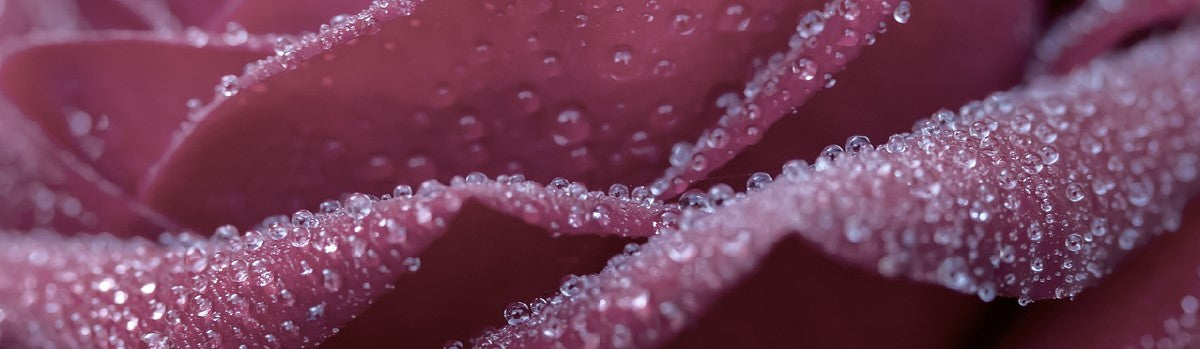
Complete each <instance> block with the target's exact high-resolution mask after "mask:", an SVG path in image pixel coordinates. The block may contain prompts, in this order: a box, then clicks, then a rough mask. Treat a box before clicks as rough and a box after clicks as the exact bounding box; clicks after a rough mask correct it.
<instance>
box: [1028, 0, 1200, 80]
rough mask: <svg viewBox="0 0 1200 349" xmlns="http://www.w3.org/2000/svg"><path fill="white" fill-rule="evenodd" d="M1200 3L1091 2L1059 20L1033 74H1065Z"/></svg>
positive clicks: (1164, 0) (1040, 49) (1174, 0)
mask: <svg viewBox="0 0 1200 349" xmlns="http://www.w3.org/2000/svg"><path fill="white" fill-rule="evenodd" d="M1198 8H1200V1H1195V0H1145V1H1106V0H1090V1H1087V2H1085V3H1084V4H1083V5H1081V6H1080V8H1079V9H1078V10H1075V11H1073V12H1072V13H1071V14H1070V15H1068V16H1067V17H1065V18H1063V19H1061V20H1059V22H1058V23H1057V24H1055V26H1054V28H1052V29H1051V30H1050V32H1049V33H1048V34H1047V35H1046V37H1045V38H1044V39H1042V41H1041V42H1040V43H1039V44H1038V46H1037V50H1036V55H1034V58H1035V60H1034V63H1033V66H1032V67H1030V68H1031V69H1030V74H1062V73H1065V72H1068V71H1070V70H1071V69H1073V68H1075V67H1079V66H1082V65H1084V64H1086V63H1087V62H1088V61H1090V60H1092V59H1093V58H1096V57H1097V56H1099V55H1101V54H1104V53H1106V52H1109V51H1111V50H1113V49H1115V48H1117V46H1118V45H1120V44H1122V40H1128V39H1131V38H1129V37H1127V36H1128V35H1130V34H1131V33H1135V32H1136V31H1137V30H1139V29H1144V28H1145V27H1148V26H1151V25H1153V24H1162V23H1164V22H1171V21H1178V20H1180V19H1182V18H1184V17H1186V16H1187V15H1189V14H1195V13H1196V10H1197V9H1198Z"/></svg>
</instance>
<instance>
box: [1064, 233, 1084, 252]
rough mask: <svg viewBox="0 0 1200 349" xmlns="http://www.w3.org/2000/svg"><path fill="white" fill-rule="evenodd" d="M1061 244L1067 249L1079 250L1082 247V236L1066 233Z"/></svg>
mask: <svg viewBox="0 0 1200 349" xmlns="http://www.w3.org/2000/svg"><path fill="white" fill-rule="evenodd" d="M1063 244H1064V245H1066V246H1067V250H1068V251H1071V252H1079V250H1081V249H1083V237H1082V236H1079V234H1075V233H1072V234H1071V235H1067V239H1066V240H1065V241H1063Z"/></svg>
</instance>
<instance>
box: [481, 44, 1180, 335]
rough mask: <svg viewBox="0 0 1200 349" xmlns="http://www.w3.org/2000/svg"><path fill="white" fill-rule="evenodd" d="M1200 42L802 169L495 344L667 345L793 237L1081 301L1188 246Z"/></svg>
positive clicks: (686, 221)
mask: <svg viewBox="0 0 1200 349" xmlns="http://www.w3.org/2000/svg"><path fill="white" fill-rule="evenodd" d="M1197 37H1200V29H1196V28H1190V29H1187V30H1184V31H1181V32H1180V33H1178V34H1176V35H1174V36H1173V37H1171V38H1169V39H1163V40H1155V41H1152V42H1148V43H1145V44H1143V45H1140V46H1139V47H1138V48H1136V49H1134V50H1133V51H1132V52H1131V54H1129V55H1126V56H1122V57H1117V58H1113V59H1108V60H1103V61H1098V62H1095V63H1093V64H1092V65H1090V66H1089V68H1088V69H1085V70H1082V71H1078V72H1076V73H1074V74H1071V75H1069V76H1066V77H1063V78H1058V79H1039V80H1037V81H1034V82H1032V83H1031V84H1029V85H1028V86H1025V87H1022V88H1020V89H1017V90H1015V91H1013V92H1009V93H1001V94H997V95H994V96H991V97H989V98H988V99H986V100H984V101H982V102H979V103H970V104H968V105H967V106H966V107H965V108H964V110H963V112H962V113H961V114H955V113H950V112H946V113H938V114H935V116H934V117H933V118H932V119H931V120H928V121H927V122H925V123H921V124H919V125H918V127H917V129H916V130H915V131H914V133H913V134H902V135H898V136H896V137H895V138H893V139H892V140H890V141H889V142H888V143H887V144H884V145H881V146H880V149H878V150H870V149H871V148H864V150H862V151H860V152H857V153H855V154H840V155H838V156H832V157H835V159H834V160H830V159H829V158H822V159H819V160H818V161H817V163H816V165H815V170H809V169H807V168H805V167H803V166H802V165H800V166H789V167H790V168H789V169H788V170H787V172H788V174H786V175H784V176H782V179H780V180H778V181H776V182H774V183H771V184H769V185H767V186H766V188H765V189H763V190H761V191H758V192H756V193H752V194H750V195H748V196H747V197H746V198H745V199H743V200H740V201H735V202H733V203H730V204H728V205H725V206H724V207H722V208H719V209H716V210H715V211H714V212H713V213H712V214H709V215H705V214H702V213H696V212H693V211H685V212H684V215H683V218H682V219H681V221H680V231H679V232H677V233H666V234H663V235H659V236H655V237H653V238H651V239H650V241H649V242H648V243H647V244H645V245H644V247H643V248H642V249H641V251H640V252H637V253H634V254H632V255H628V256H619V257H617V258H616V259H614V261H612V262H610V264H611V266H610V267H609V268H606V269H605V270H604V271H602V272H600V273H598V274H596V275H592V276H588V277H587V278H586V279H585V280H584V284H585V285H586V287H584V288H583V289H582V290H581V291H580V292H579V293H578V294H575V295H573V296H555V297H553V298H552V299H550V300H549V303H551V304H555V305H553V306H551V307H548V308H546V309H543V310H542V311H541V312H539V313H538V314H534V315H532V316H530V317H528V318H521V319H519V321H510V323H512V326H508V327H505V328H503V329H501V330H499V331H497V332H493V333H490V334H488V335H486V336H485V337H484V338H483V341H484V342H483V343H488V342H491V343H503V344H508V345H510V346H512V345H524V346H528V345H539V346H544V345H551V344H553V343H561V344H564V345H567V346H575V347H594V346H609V345H612V346H616V345H617V344H628V345H632V346H651V345H656V344H661V343H664V342H665V341H667V340H669V339H670V338H672V337H673V336H674V335H675V334H677V333H679V332H680V331H682V330H683V329H684V328H686V327H687V326H688V325H689V324H691V323H693V322H695V321H696V319H697V317H698V314H702V313H704V312H705V310H706V309H707V308H708V307H709V306H710V305H711V304H713V302H715V301H716V300H717V299H718V298H719V297H720V295H722V294H723V293H724V292H726V291H727V290H729V289H730V288H731V287H732V285H736V284H738V283H739V282H741V281H742V280H744V279H745V277H746V275H748V273H749V272H751V271H752V270H754V269H755V268H756V267H758V266H759V263H760V257H762V256H764V255H766V254H767V253H768V251H770V249H771V248H772V247H773V246H774V245H775V244H776V243H777V242H778V241H779V240H780V239H781V238H783V237H785V236H789V234H788V233H787V232H789V231H797V232H799V236H801V237H803V238H805V239H807V240H809V241H811V242H813V243H815V244H816V245H817V246H819V248H820V249H822V250H824V251H826V252H829V253H830V254H833V255H835V256H837V257H838V258H840V259H843V260H845V261H848V262H851V263H853V264H855V265H857V266H859V267H863V268H866V269H868V270H875V271H877V272H879V273H880V274H883V275H888V276H901V277H905V278H910V279H915V280H920V281H926V282H931V283H936V284H940V285H942V286H945V287H947V288H950V289H953V290H958V291H961V292H966V293H974V294H977V295H978V296H979V297H980V298H982V299H984V300H992V299H993V298H995V297H997V296H1009V297H1020V299H1021V303H1026V302H1028V301H1030V300H1033V299H1044V298H1064V297H1071V296H1074V295H1075V294H1077V293H1078V292H1080V291H1081V290H1082V289H1083V288H1084V287H1085V286H1089V285H1092V284H1094V283H1095V282H1096V280H1098V279H1099V278H1100V277H1103V276H1104V275H1107V274H1109V273H1111V268H1112V267H1113V266H1114V265H1115V263H1116V262H1117V261H1119V260H1121V259H1122V258H1123V257H1124V256H1126V255H1127V254H1128V253H1129V251H1130V250H1132V249H1133V248H1135V247H1137V246H1140V245H1142V244H1144V243H1145V242H1146V241H1148V240H1150V238H1151V237H1153V236H1155V235H1157V234H1159V233H1161V232H1162V231H1164V230H1175V229H1178V228H1179V224H1180V221H1181V210H1182V206H1183V203H1184V200H1186V199H1187V198H1189V197H1190V196H1191V194H1193V193H1195V190H1196V187H1195V183H1196V176H1197V166H1196V165H1197V160H1198V158H1197V157H1198V156H1200V137H1198V136H1197V135H1200V132H1197V131H1198V130H1197V127H1200V122H1198V120H1197V119H1198V118H1200V105H1198V104H1196V103H1195V101H1196V100H1197V97H1200V85H1198V84H1197V83H1196V81H1197V77H1200V64H1198V63H1200V61H1198V60H1200V40H1197ZM1026 123H1028V126H1029V127H1028V128H1027V127H1026ZM993 125H994V127H993ZM1051 134H1053V136H1051ZM859 144H862V143H859ZM687 201H688V200H687V199H685V202H687ZM689 216H691V218H689Z"/></svg>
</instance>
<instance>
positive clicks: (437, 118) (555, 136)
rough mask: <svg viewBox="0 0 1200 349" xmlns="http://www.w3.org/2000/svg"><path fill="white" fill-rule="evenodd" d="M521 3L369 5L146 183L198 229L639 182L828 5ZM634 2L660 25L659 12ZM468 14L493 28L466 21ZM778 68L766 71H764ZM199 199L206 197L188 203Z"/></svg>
mask: <svg viewBox="0 0 1200 349" xmlns="http://www.w3.org/2000/svg"><path fill="white" fill-rule="evenodd" d="M401 4H405V6H410V5H411V4H408V3H401ZM522 4H523V5H522V6H515V5H514V6H515V7H505V8H501V9H499V10H497V9H489V8H487V7H486V6H484V7H481V6H479V5H478V4H459V3H453V2H436V3H425V4H422V5H421V6H420V7H419V8H418V9H417V11H416V12H415V13H414V14H413V16H412V17H403V18H400V19H395V20H391V18H393V17H395V16H396V14H395V13H394V11H393V12H392V13H390V14H385V13H387V12H388V11H386V10H380V9H379V8H378V7H372V8H371V9H368V10H367V11H365V12H364V13H363V14H364V15H367V16H383V17H386V18H387V19H375V17H368V18H370V19H369V20H360V21H358V22H354V23H346V24H343V25H342V26H340V27H337V28H336V29H334V30H331V31H326V32H323V33H321V35H320V36H318V37H309V38H306V39H305V41H304V43H303V44H301V45H300V46H299V47H298V48H296V49H295V51H294V52H285V54H282V55H280V56H276V57H272V58H269V59H267V60H264V61H262V63H263V64H262V65H261V66H260V69H258V70H253V71H250V72H249V74H247V75H243V76H241V77H240V78H239V79H238V80H237V82H236V84H231V85H228V86H229V87H231V88H230V89H227V90H226V91H227V92H230V94H231V96H229V97H230V98H218V100H217V101H216V102H215V103H214V104H212V105H209V106H208V107H206V109H205V113H206V114H205V116H204V117H203V118H202V119H201V120H200V121H199V123H198V124H197V127H196V128H195V129H194V130H193V131H192V132H190V133H188V134H186V135H184V136H183V137H181V138H179V139H178V140H177V142H178V143H177V145H176V146H175V147H174V148H173V149H172V150H171V152H170V153H168V154H167V155H166V156H164V157H163V159H162V161H161V162H160V163H159V164H158V165H156V169H157V173H156V176H155V177H154V180H153V181H152V182H149V183H147V184H146V185H145V186H144V187H143V188H142V191H141V195H143V197H144V198H146V200H147V202H149V203H151V205H153V206H155V207H158V208H160V209H161V210H163V211H164V212H166V213H168V214H171V215H173V216H177V217H181V220H183V221H185V222H187V223H189V224H192V225H197V226H211V225H214V224H218V223H219V222H223V221H228V220H232V221H235V222H245V221H248V220H250V219H254V218H255V217H259V216H262V215H266V214H269V213H272V212H279V211H285V210H288V209H294V208H296V207H301V206H303V205H311V204H312V203H313V202H315V200H318V199H319V198H321V197H327V196H332V195H336V194H337V193H340V192H342V191H346V190H360V191H379V190H381V189H382V188H386V187H387V186H390V185H392V184H393V183H396V182H401V183H416V182H419V181H421V180H424V179H428V178H441V179H443V180H444V179H445V178H446V177H447V176H449V175H451V174H454V173H463V172H467V171H474V170H479V171H483V172H485V173H502V172H510V173H511V172H523V173H527V174H530V175H531V176H535V177H533V179H537V180H548V179H549V176H550V175H552V174H559V175H563V176H569V177H571V178H575V179H578V180H582V181H584V182H586V183H593V184H600V185H607V184H609V183H612V182H614V181H617V180H621V181H629V182H633V183H644V182H647V181H648V180H649V179H651V178H652V176H653V175H654V172H655V171H657V169H656V168H655V167H654V165H656V164H659V163H661V161H662V160H665V158H666V156H667V153H669V148H670V144H672V143H674V142H675V141H676V140H679V139H683V138H685V137H687V138H690V137H693V136H694V135H695V134H696V133H698V132H699V130H700V128H701V127H702V126H703V125H704V124H706V123H709V122H711V120H712V119H713V118H716V116H717V114H718V113H719V112H720V111H719V110H717V109H718V108H717V107H715V106H710V105H711V104H709V103H712V101H713V99H715V98H716V97H717V96H718V95H720V94H722V93H723V92H729V91H735V89H737V88H738V86H740V85H741V84H742V83H741V81H744V76H747V75H749V74H750V73H751V72H752V71H754V68H755V67H754V64H751V63H750V62H751V61H752V58H754V57H760V58H761V57H763V56H767V55H768V54H769V53H770V52H774V51H776V50H779V49H780V48H781V47H784V45H786V44H787V43H788V39H787V38H788V37H789V35H794V34H795V32H794V30H793V29H792V28H793V27H794V25H792V24H791V23H793V21H794V19H793V18H796V17H797V16H798V15H797V13H801V12H804V11H807V10H811V9H813V8H820V7H819V6H816V5H813V4H809V3H805V4H796V3H790V2H773V1H763V2H761V3H754V4H745V5H719V4H715V3H694V2H693V3H686V4H685V3H678V4H675V3H670V4H668V3H656V4H654V5H650V6H651V7H650V8H646V9H634V8H625V7H624V6H621V5H616V4H609V5H608V7H603V6H602V7H600V8H594V7H592V6H590V5H589V6H586V8H585V6H584V4H566V3H559V4H557V5H555V6H559V7H561V8H558V7H555V8H554V9H555V10H551V8H548V7H545V6H541V5H538V4H524V3H522ZM539 4H540V3H539ZM872 4H874V3H868V4H863V5H860V6H862V7H861V8H859V9H858V10H859V11H862V12H861V14H859V16H858V17H857V19H856V20H853V21H847V20H845V19H844V17H845V16H843V15H840V14H838V15H837V16H836V17H835V18H833V19H829V20H828V23H826V24H825V25H826V28H829V29H827V30H826V31H824V32H822V33H821V34H817V36H816V39H815V40H814V41H813V44H814V45H819V46H816V47H822V49H820V50H811V51H820V57H825V58H820V59H822V60H825V59H830V60H832V61H830V62H824V61H822V64H821V66H820V67H819V68H815V69H816V72H824V71H833V70H836V68H838V67H840V65H841V64H843V63H845V60H846V59H849V58H850V57H851V54H850V53H851V52H852V51H853V50H856V49H857V47H858V46H861V45H863V44H864V41H865V40H850V41H845V40H844V41H842V42H834V41H832V40H833V38H835V37H840V35H841V31H843V29H846V28H844V27H843V26H844V25H847V24H841V23H848V24H849V25H851V26H852V27H853V28H854V30H857V31H862V32H863V34H864V35H865V33H866V32H867V31H870V30H875V29H876V28H878V26H879V23H880V18H881V17H883V16H884V14H883V13H882V11H883V7H882V6H879V5H872ZM525 5H530V6H532V7H530V6H525ZM534 5H537V6H534ZM391 6H397V5H396V3H393V5H391ZM392 8H395V7H392ZM405 11H407V10H405ZM497 11H499V13H498V12H497ZM530 11H533V12H530ZM830 11H834V10H830ZM641 12H647V13H649V14H650V16H653V17H654V18H658V19H657V20H655V21H649V22H648V21H647V19H648V18H650V16H642V15H640V13H641ZM449 13H453V14H454V16H446V14H449ZM891 13H892V11H891V10H888V11H887V16H888V17H890V16H891ZM833 15H834V13H833V12H829V13H828V14H824V16H833ZM730 16H733V17H732V18H730ZM818 17H820V16H818ZM352 18H355V19H356V20H357V18H360V16H352ZM466 18H470V19H472V20H471V21H466V20H465V19H466ZM668 19H669V20H668ZM730 20H733V21H734V22H732V23H733V24H732V25H733V27H730V25H731V24H730V23H729V21H730ZM475 21H477V22H479V23H482V24H483V25H473V26H464V25H462V23H466V22H472V23H474V22H475ZM366 23H374V24H366ZM785 23H787V24H785ZM742 25H744V26H745V28H744V30H741V29H740V28H739V26H742ZM485 28H486V29H485ZM545 28H561V29H562V30H560V31H553V30H546V29H545ZM611 28H628V29H625V30H623V31H621V32H620V33H618V34H613V33H612V32H611ZM864 28H865V29H864ZM376 29H377V30H380V32H379V33H378V34H377V35H369V36H363V37H359V38H357V39H354V40H352V41H349V42H348V43H346V44H341V45H334V44H335V43H338V42H340V41H342V40H346V39H349V38H352V37H355V36H356V35H358V34H363V33H369V32H371V31H373V30H376ZM498 32H504V33H522V34H521V35H517V36H516V37H511V36H497V35H494V34H493V33H498ZM645 43H653V45H650V44H645ZM326 47H331V48H332V49H330V50H326V49H325V48H326ZM843 51H845V52H843ZM693 52H720V54H715V55H712V54H703V55H697V54H692V53H693ZM806 52H807V51H806ZM792 54H793V57H790V58H791V59H798V58H800V57H798V56H795V55H796V52H795V51H792ZM805 54H806V55H807V54H808V53H805ZM814 54H816V53H814ZM826 55H828V56H829V57H826ZM835 56H836V57H838V58H830V57H835ZM442 57H461V60H446V59H443V58H442ZM814 59H817V57H814ZM300 60H302V62H300ZM778 64H780V62H779V61H778V60H775V63H772V64H771V65H769V67H768V68H760V69H759V71H768V70H769V71H770V74H766V75H762V76H767V77H770V76H772V75H771V74H776V73H778V72H776V71H775V70H778V69H780V68H782V67H781V66H778ZM293 67H294V68H297V69H296V70H294V71H287V70H286V69H285V68H293ZM363 67H372V68H369V69H364V68H363ZM789 71H790V70H789ZM260 80H261V81H260ZM801 80H803V79H801ZM760 83H761V82H760ZM796 83H797V84H800V85H803V86H811V85H813V84H817V83H819V82H812V81H798V82H796ZM780 86H781V87H780V88H782V85H780ZM797 86H799V85H797ZM806 88H807V87H806ZM235 89H236V91H234V90H235ZM644 91H654V92H653V93H644ZM804 91H806V92H804V93H807V91H811V89H807V90H804ZM235 92H236V94H233V93H235ZM780 93H781V94H782V92H780ZM797 94H799V92H797V93H793V95H797ZM787 101H788V99H780V100H779V103H777V104H773V105H774V106H773V107H772V108H782V107H783V105H784V104H786V103H789V102H787ZM723 103H724V102H723ZM300 120H302V122H300ZM264 129H269V130H271V132H261V131H260V130H264ZM215 154H221V156H215ZM201 159H203V160H201ZM714 163H715V162H714ZM201 188H203V189H201ZM335 191H336V192H335ZM195 195H203V196H204V199H200V200H183V198H185V197H194V196H195Z"/></svg>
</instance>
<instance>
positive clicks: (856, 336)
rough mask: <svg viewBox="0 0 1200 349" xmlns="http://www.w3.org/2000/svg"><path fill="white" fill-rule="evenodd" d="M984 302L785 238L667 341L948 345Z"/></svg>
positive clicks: (677, 344) (972, 322) (961, 339)
mask: <svg viewBox="0 0 1200 349" xmlns="http://www.w3.org/2000/svg"><path fill="white" fill-rule="evenodd" d="M983 308H984V304H983V303H980V302H979V301H978V300H976V299H974V297H970V296H966V295H961V294H955V293H954V292H952V291H949V290H946V289H944V288H942V287H938V286H934V285H923V284H917V283H914V282H911V281H907V280H890V279H884V278H880V277H879V275H876V274H875V273H874V272H871V271H864V270H860V269H858V268H854V267H851V266H848V265H844V264H842V263H838V262H837V261H834V260H832V259H830V258H828V257H827V256H825V255H824V254H823V253H821V252H820V251H817V250H815V249H813V247H812V246H811V244H808V243H807V242H806V241H803V239H800V238H798V237H791V238H786V239H784V240H783V241H780V242H778V243H776V245H775V247H774V248H773V249H772V250H771V252H769V254H767V256H766V257H765V258H764V259H763V261H762V264H761V266H760V267H759V268H758V270H756V271H754V272H753V274H751V275H750V276H748V277H747V278H746V279H745V280H743V281H741V282H739V283H738V285H736V286H733V288H732V289H730V290H729V291H728V293H727V294H725V295H722V296H721V297H720V298H719V299H718V300H717V301H716V302H715V303H713V304H712V305H711V306H710V308H709V309H707V310H705V311H704V313H703V314H700V315H699V316H698V318H697V320H696V323H695V324H693V325H691V326H689V327H688V328H686V329H684V331H683V332H682V333H680V334H678V335H676V336H675V338H674V339H673V340H671V341H670V342H668V345H667V346H666V347H671V348H735V347H740V348H754V347H759V348H763V347H768V348H782V347H804V348H810V347H832V346H837V347H842V348H873V347H911V348H953V347H956V346H961V345H962V344H964V343H966V341H967V340H968V339H969V336H970V335H971V334H972V333H973V332H974V331H977V330H978V328H979V326H981V325H982V324H983V321H982V320H984V319H983V316H984V312H983V311H982V310H983Z"/></svg>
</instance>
